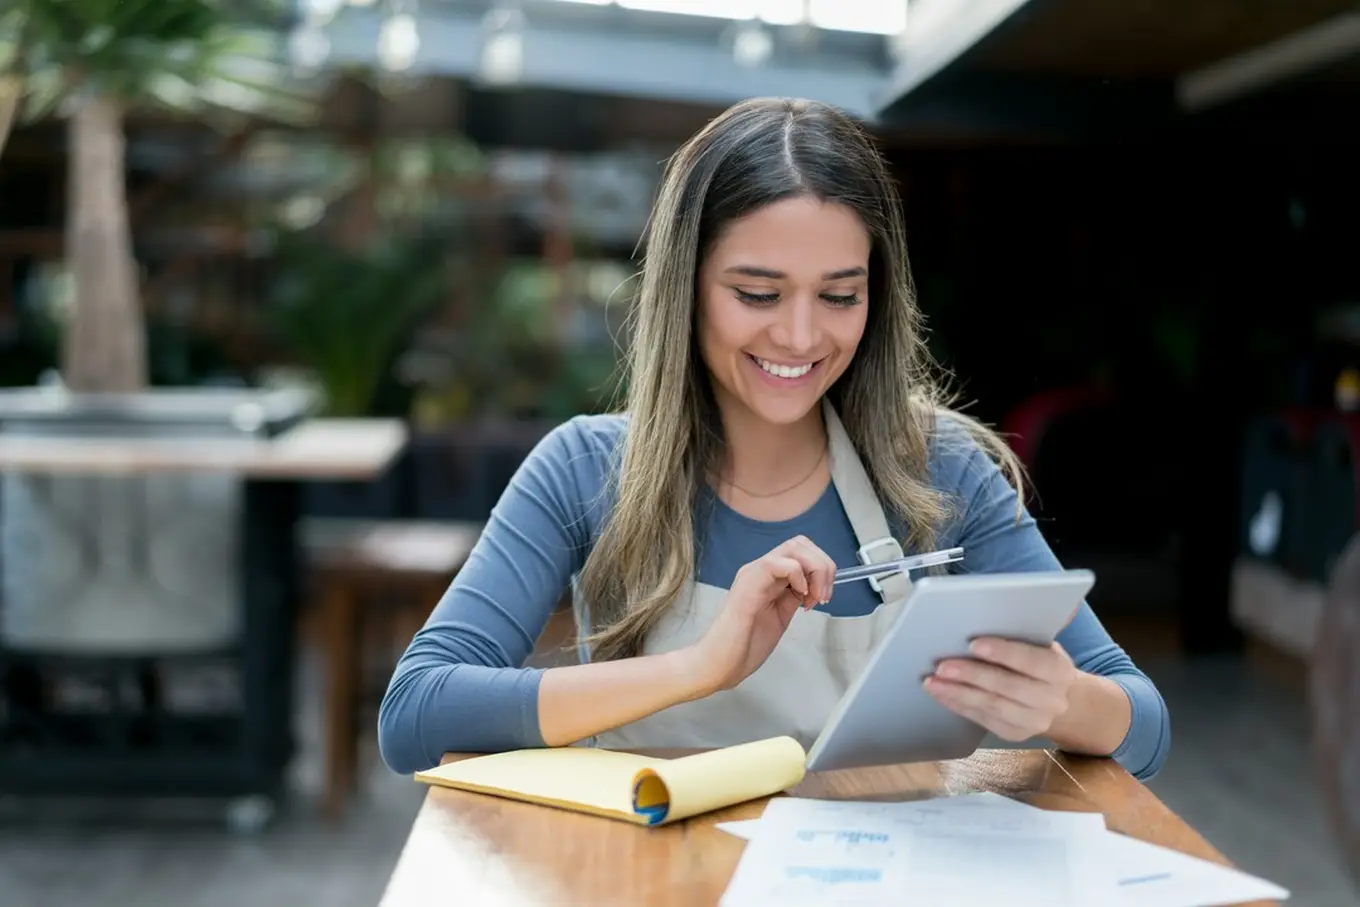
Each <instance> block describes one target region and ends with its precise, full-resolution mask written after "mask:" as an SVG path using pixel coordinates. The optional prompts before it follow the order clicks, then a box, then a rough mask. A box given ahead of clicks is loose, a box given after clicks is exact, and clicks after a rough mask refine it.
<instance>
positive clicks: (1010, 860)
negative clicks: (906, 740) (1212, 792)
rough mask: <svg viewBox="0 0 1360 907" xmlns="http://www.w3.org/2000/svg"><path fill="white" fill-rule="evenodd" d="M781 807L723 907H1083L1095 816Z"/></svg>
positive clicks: (764, 825) (994, 808)
mask: <svg viewBox="0 0 1360 907" xmlns="http://www.w3.org/2000/svg"><path fill="white" fill-rule="evenodd" d="M938 802H939V801H926V802H922V803H858V802H841V801H827V800H806V799H799V798H793V797H777V798H775V799H774V800H771V801H770V803H769V804H768V805H767V806H766V808H765V814H764V816H762V817H761V818H760V819H759V820H758V822H759V826H758V829H757V833H756V834H755V836H754V837H753V838H752V839H751V841H750V843H749V844H747V846H746V850H745V852H744V853H743V855H742V858H741V862H740V863H739V864H738V866H737V870H736V873H735V874H734V875H733V877H732V881H731V883H730V885H729V886H728V889H727V892H726V893H725V894H724V896H723V899H722V902H721V903H722V907H765V905H771V907H773V905H780V907H800V905H818V907H821V905H826V907H841V905H844V907H878V905H890V904H891V905H898V904H904V903H909V904H911V905H913V907H974V905H978V907H981V905H984V904H986V905H991V904H997V903H1004V904H1007V905H1008V907H1031V905H1033V907H1041V905H1042V907H1065V905H1069V904H1070V905H1073V907H1076V905H1085V904H1087V903H1089V901H1088V900H1087V899H1085V898H1083V897H1082V894H1083V892H1089V891H1090V890H1091V884H1090V882H1089V881H1088V880H1087V879H1085V878H1083V874H1084V873H1086V872H1089V870H1090V867H1091V866H1092V865H1093V862H1092V861H1091V860H1089V859H1084V858H1083V857H1082V848H1083V846H1084V844H1085V842H1087V841H1089V840H1091V839H1092V837H1093V836H1095V835H1097V834H1100V833H1101V832H1103V831H1104V820H1103V819H1102V818H1101V817H1100V816H1098V815H1094V814H1087V813H1061V812H1046V811H1042V810H1034V811H1030V810H1016V809H1013V808H1010V807H1007V806H1004V805H998V804H987V803H981V802H979V803H976V804H973V805H971V806H970V808H967V809H952V808H940V807H938V806H937V805H936V804H937V803H938Z"/></svg>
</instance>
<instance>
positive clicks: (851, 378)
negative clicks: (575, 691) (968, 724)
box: [577, 99, 1022, 661]
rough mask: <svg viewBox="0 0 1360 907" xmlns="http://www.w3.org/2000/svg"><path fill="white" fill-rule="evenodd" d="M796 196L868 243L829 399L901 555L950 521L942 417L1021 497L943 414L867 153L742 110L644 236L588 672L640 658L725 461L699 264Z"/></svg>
mask: <svg viewBox="0 0 1360 907" xmlns="http://www.w3.org/2000/svg"><path fill="white" fill-rule="evenodd" d="M796 196H812V197H815V198H817V199H819V200H822V201H828V202H835V203H839V204H843V205H846V206H848V207H849V208H851V209H852V210H854V211H855V212H856V213H857V214H858V215H859V217H860V219H861V221H862V222H863V223H864V226H865V228H866V229H867V230H868V232H869V234H870V237H871V240H872V249H871V253H870V259H869V297H868V298H869V303H868V304H869V311H868V313H867V318H868V321H867V324H866V327H865V331H864V336H863V340H862V341H861V342H860V345H859V348H858V350H857V351H856V354H855V356H854V358H853V359H852V360H851V362H850V364H849V366H848V367H847V369H846V371H845V373H844V374H843V375H842V376H841V377H840V379H839V380H838V381H837V382H836V383H835V385H834V386H833V387H832V388H831V390H830V391H829V392H828V397H829V400H830V402H831V403H832V405H833V406H834V407H835V408H836V411H837V413H838V414H839V415H840V418H841V421H842V422H843V423H844V425H845V429H846V432H847V434H848V435H849V436H850V439H851V441H852V442H853V443H854V445H855V448H856V450H857V451H858V452H859V454H860V456H861V458H862V459H863V460H864V464H865V468H866V470H867V471H868V473H869V476H870V478H871V480H872V481H873V483H874V485H875V487H876V490H877V492H878V494H879V496H880V497H881V498H882V500H883V501H884V504H885V507H886V508H887V509H888V510H889V511H890V512H892V513H895V514H897V515H899V516H900V517H901V519H902V520H903V521H904V522H905V526H906V533H907V537H906V538H905V539H903V540H902V541H903V545H904V547H916V548H918V549H919V548H925V547H927V546H929V545H931V544H932V543H933V541H934V536H935V532H936V528H937V527H938V526H939V525H940V523H941V521H942V519H943V518H945V517H946V515H947V512H948V502H947V501H945V500H944V499H943V498H942V496H941V495H940V494H939V493H938V492H937V491H936V490H935V489H934V488H932V487H931V485H930V477H929V474H928V464H927V458H928V449H929V444H930V441H931V439H932V437H935V436H936V427H937V420H938V419H939V417H940V416H941V415H942V414H947V415H948V416H949V417H950V418H951V419H952V420H954V421H955V422H956V423H957V424H958V425H959V426H960V427H961V428H963V429H964V430H965V431H966V432H967V434H968V435H970V436H971V437H972V438H973V439H974V440H975V441H976V442H977V443H978V444H980V445H981V447H982V448H983V449H984V450H986V451H987V452H988V453H989V454H990V455H992V456H993V457H994V458H995V459H996V460H998V461H999V462H1000V463H1001V464H1002V466H1003V468H1004V470H1005V472H1006V473H1007V475H1008V477H1009V478H1010V480H1011V482H1012V483H1013V484H1015V486H1016V487H1017V488H1019V487H1020V485H1021V482H1022V470H1021V467H1020V464H1019V462H1018V460H1017V459H1016V457H1015V456H1014V454H1013V453H1012V452H1011V450H1010V448H1009V447H1008V446H1007V445H1006V443H1005V442H1004V441H1003V440H1002V439H1001V438H1000V437H999V436H998V435H996V434H995V433H994V432H992V431H991V430H990V429H988V428H987V427H986V426H984V425H982V424H980V423H979V422H977V421H976V420H974V419H972V418H970V417H967V416H965V415H963V414H961V413H958V412H955V411H953V410H949V409H948V408H947V407H948V404H949V400H948V399H947V396H946V393H945V390H944V384H943V382H942V381H941V380H940V379H939V376H938V370H937V368H936V366H935V364H934V362H933V361H932V359H931V357H930V354H929V352H928V351H927V348H926V345H925V338H924V336H923V330H922V328H923V324H922V316H921V312H920V309H919V308H918V306H917V303H916V293H915V288H914V287H913V285H912V278H911V271H910V268H909V266H908V262H907V244H906V236H905V226H904V224H903V219H902V212H901V209H900V207H899V205H900V202H899V199H898V196H897V192H896V189H895V187H894V186H893V183H892V180H891V177H890V176H889V174H888V171H887V168H886V167H885V166H884V164H883V161H882V159H881V157H880V156H879V153H878V151H877V149H876V148H875V147H874V145H873V143H872V141H871V140H870V139H869V137H868V136H867V135H866V134H865V133H864V131H863V130H862V129H861V128H860V127H859V125H858V124H857V123H856V122H855V121H854V120H853V119H851V118H850V117H848V116H846V115H845V114H843V113H841V112H840V111H838V110H836V109H835V108H832V107H829V106H827V105H825V104H820V103H817V102H813V101H800V100H782V99H756V100H750V101H745V102H742V103H740V104H737V105H735V106H734V107H731V108H730V109H728V110H727V111H726V112H724V113H723V114H722V115H720V116H719V117H717V118H716V119H714V120H713V121H712V122H710V123H709V124H708V125H707V126H706V127H705V128H704V129H702V130H701V131H700V132H699V133H697V134H696V135H695V136H694V137H693V138H691V139H690V140H689V141H688V142H686V143H685V145H684V146H683V147H681V148H680V150H679V151H678V152H677V153H676V154H675V155H674V156H673V157H672V158H671V160H670V161H669V162H668V165H667V168H666V172H665V176H664V179H663V181H662V184H661V189H660V193H659V195H658V197H657V200H656V204H655V206H654V207H653V210H652V216H651V218H650V220H649V223H648V225H647V230H646V232H645V234H644V257H643V268H642V279H641V284H640V286H639V288H638V295H637V298H636V300H635V305H634V307H633V310H632V312H631V316H630V317H631V337H630V344H629V351H628V357H627V362H626V369H627V389H628V390H627V400H626V407H627V413H628V415H627V418H628V427H627V440H626V442H625V444H624V448H623V450H622V455H621V457H620V458H619V461H618V464H617V467H616V472H615V474H614V475H613V476H612V477H611V487H610V491H609V496H610V498H611V499H612V503H613V507H612V512H611V513H610V515H609V517H608V519H607V520H606V522H605V525H604V527H603V530H602V532H601V535H600V538H599V540H598V541H597V542H596V544H595V546H594V549H593V550H592V552H591V554H590V556H589V557H588V558H587V559H586V563H585V566H584V568H583V569H582V571H581V575H580V577H579V584H578V587H577V588H578V592H579V593H580V594H582V595H583V596H584V597H585V600H586V602H588V603H589V609H590V614H591V624H592V626H590V627H582V628H581V632H582V633H583V634H584V635H585V638H586V641H587V642H588V643H589V644H590V646H591V658H592V659H593V660H597V661H598V660H605V659H610V658H621V657H627V656H630V655H634V654H636V653H637V652H638V651H639V649H640V647H641V644H642V641H643V639H644V638H645V637H646V634H647V632H648V631H649V630H650V629H651V628H652V626H654V625H655V624H656V622H657V621H658V620H659V619H660V618H661V616H662V615H663V614H664V613H665V611H666V609H667V608H669V607H670V605H671V604H672V602H673V601H674V600H675V598H676V596H677V595H678V594H679V593H680V591H681V589H682V588H683V587H684V585H685V583H686V581H687V580H688V579H689V577H690V575H691V572H692V570H693V568H694V561H695V550H696V549H695V539H694V528H693V507H694V503H695V501H696V497H697V494H698V492H699V489H700V483H701V482H703V481H704V479H705V477H706V476H708V475H710V474H712V471H713V469H714V467H715V465H716V464H717V462H718V457H719V455H720V452H721V446H722V435H721V431H722V430H721V422H720V421H719V419H718V412H717V406H716V403H715V400H714V395H713V390H712V386H711V383H710V377H709V375H708V372H707V369H706V368H705V367H704V365H703V363H702V361H701V360H700V358H699V352H698V348H697V339H696V331H695V319H696V309H697V304H696V298H697V287H696V283H697V274H698V271H699V266H700V263H701V261H702V258H703V256H704V255H705V254H706V253H707V251H708V250H709V249H710V248H711V246H712V244H713V243H714V241H715V240H716V239H717V238H718V237H719V236H720V235H721V232H722V230H723V228H724V227H725V226H726V225H728V224H730V223H732V222H733V221H735V220H737V219H739V218H741V217H744V216H746V215H748V214H750V213H752V212H753V211H755V210H757V209H759V208H761V207H763V206H765V205H769V204H772V203H774V202H777V201H780V200H782V199H786V198H791V197H796Z"/></svg>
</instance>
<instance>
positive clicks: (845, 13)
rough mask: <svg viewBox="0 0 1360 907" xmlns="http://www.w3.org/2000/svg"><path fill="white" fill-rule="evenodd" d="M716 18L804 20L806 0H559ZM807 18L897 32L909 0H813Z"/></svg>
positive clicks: (844, 27) (843, 27) (824, 24)
mask: <svg viewBox="0 0 1360 907" xmlns="http://www.w3.org/2000/svg"><path fill="white" fill-rule="evenodd" d="M558 2H561V3H585V4H589V5H593V6H607V5H609V4H610V3H615V4H616V5H618V6H620V7H622V8H624V9H635V10H645V11H647V12H655V13H674V14H676V15H689V16H708V17H711V18H715V19H755V18H759V19H760V20H761V21H763V22H768V23H769V24H771V25H793V24H794V23H797V22H800V21H802V18H803V0H558ZM807 6H808V20H809V21H810V22H811V23H812V24H813V25H815V26H816V27H818V28H825V29H829V30H835V31H853V32H867V33H871V34H880V35H895V34H897V33H898V32H900V31H902V29H903V28H904V27H905V26H906V24H907V0H810V2H809V3H808V4H807Z"/></svg>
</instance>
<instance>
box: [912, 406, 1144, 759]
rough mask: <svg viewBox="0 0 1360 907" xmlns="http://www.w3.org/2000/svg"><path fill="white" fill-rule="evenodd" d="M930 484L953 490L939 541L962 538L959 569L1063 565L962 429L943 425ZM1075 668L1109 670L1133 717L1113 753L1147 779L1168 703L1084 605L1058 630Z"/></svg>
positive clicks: (1042, 568) (990, 462)
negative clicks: (961, 555) (961, 558)
mask: <svg viewBox="0 0 1360 907" xmlns="http://www.w3.org/2000/svg"><path fill="white" fill-rule="evenodd" d="M932 469H933V471H934V473H935V475H934V479H935V482H936V487H938V488H941V489H943V490H945V491H947V492H949V493H950V494H951V497H952V500H951V502H950V505H951V507H952V512H951V514H950V519H949V523H948V526H947V528H946V530H945V531H944V532H943V533H942V534H941V543H940V547H950V546H955V545H961V546H963V548H964V559H963V561H962V566H963V569H964V570H965V571H966V572H970V573H1002V572H1025V571H1047V570H1061V569H1063V567H1062V564H1061V563H1060V562H1059V561H1058V558H1057V557H1056V556H1055V555H1054V553H1053V551H1052V549H1051V548H1050V547H1049V545H1048V542H1047V541H1046V540H1045V539H1044V537H1043V534H1042V533H1041V532H1040V530H1039V527H1038V525H1037V524H1036V523H1035V520H1034V518H1033V517H1032V516H1031V515H1030V513H1029V511H1028V510H1027V509H1022V510H1021V511H1020V513H1019V518H1018V519H1017V510H1016V504H1017V495H1016V491H1015V489H1014V488H1013V487H1012V486H1011V484H1010V483H1009V482H1008V481H1007V480H1006V476H1005V474H1004V473H1003V472H1002V471H1001V469H1000V467H999V466H998V465H997V464H996V462H995V461H993V460H992V458H991V457H990V456H989V455H988V454H987V453H986V452H985V451H984V450H983V449H982V448H980V447H979V446H977V444H976V443H974V442H972V441H971V440H970V439H968V438H967V437H966V436H965V435H964V433H963V432H962V430H961V429H958V430H949V429H947V428H946V429H944V430H942V432H941V436H940V439H939V440H937V442H936V446H935V450H934V452H933V457H932ZM1058 643H1059V644H1060V645H1062V647H1063V648H1064V649H1065V650H1066V651H1067V653H1068V654H1069V655H1070V656H1071V657H1072V660H1073V661H1074V662H1075V663H1076V666H1077V668H1078V669H1080V670H1082V671H1085V672H1087V673H1089V674H1098V675H1100V676H1103V677H1108V678H1109V679H1110V680H1112V681H1114V682H1115V683H1117V684H1118V685H1119V686H1120V688H1121V689H1123V690H1124V692H1125V694H1126V695H1127V696H1128V697H1129V703H1130V706H1131V711H1132V722H1131V724H1130V725H1129V730H1128V733H1127V734H1126V735H1125V738H1124V740H1123V742H1122V743H1121V744H1120V746H1119V747H1118V749H1116V750H1115V751H1114V753H1112V754H1111V756H1112V758H1114V759H1115V760H1116V761H1117V762H1119V764H1120V765H1122V766H1123V767H1124V768H1125V769H1127V770H1128V772H1129V773H1130V774H1132V775H1133V776H1134V777H1135V778H1138V779H1140V780H1147V779H1150V778H1152V777H1153V776H1154V775H1156V774H1157V773H1158V772H1159V771H1160V770H1161V768H1162V766H1163V764H1164V763H1165V762H1166V758H1167V753H1168V751H1169V749H1170V746H1171V722H1170V717H1169V715H1168V713H1167V708H1166V703H1165V701H1164V700H1163V699H1162V695H1161V693H1160V692H1159V691H1158V690H1157V687H1156V685H1155V684H1153V682H1152V680H1151V679H1150V678H1148V676H1147V675H1146V674H1144V673H1143V672H1142V671H1141V670H1139V668H1138V667H1137V666H1136V665H1135V664H1134V662H1133V659H1132V658H1130V657H1129V655H1128V654H1127V653H1126V652H1125V651H1124V650H1123V648H1121V647H1120V646H1119V645H1118V644H1116V643H1115V641H1114V640H1113V639H1111V638H1110V635H1109V633H1108V632H1107V631H1106V629H1105V627H1104V626H1103V625H1102V624H1101V623H1100V620H1099V619H1098V618H1097V617H1096V614H1095V612H1094V611H1093V610H1092V609H1091V607H1090V605H1089V604H1087V603H1085V602H1083V603H1082V606H1081V608H1079V609H1078V611H1077V614H1076V616H1075V617H1074V618H1073V619H1072V621H1071V622H1070V623H1069V624H1068V625H1067V627H1066V628H1064V630H1063V631H1062V632H1061V633H1060V634H1059V635H1058Z"/></svg>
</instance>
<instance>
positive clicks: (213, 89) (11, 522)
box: [0, 0, 311, 654]
mask: <svg viewBox="0 0 1360 907" xmlns="http://www.w3.org/2000/svg"><path fill="white" fill-rule="evenodd" d="M285 10H286V7H285V6H284V5H283V4H282V2H281V0H280V2H279V3H273V2H267V0H255V2H254V3H253V4H252V3H251V2H233V3H227V2H222V0H154V2H127V0H9V2H8V3H7V4H6V5H5V9H4V11H3V12H0V135H3V134H4V133H5V132H6V131H7V125H8V118H9V117H12V115H14V113H15V112H16V111H17V113H18V115H19V116H20V117H22V118H24V119H38V118H43V117H47V116H53V115H55V116H58V117H62V118H64V119H65V120H66V123H67V134H68V154H67V168H68V177H67V179H68V193H67V198H68V205H67V211H66V248H65V257H66V268H65V271H66V279H65V280H63V281H61V282H60V287H58V288H57V289H56V290H55V292H54V297H53V300H52V301H53V303H54V304H55V311H56V312H57V314H58V320H59V322H60V324H59V339H60V374H61V387H60V389H58V390H56V391H53V392H52V393H54V394H58V395H60V396H59V397H57V398H56V399H57V402H58V403H59V404H60V405H61V406H64V407H67V409H68V410H69V412H70V413H71V414H72V415H71V421H70V424H69V425H67V426H66V427H64V428H62V429H60V430H62V431H63V432H64V433H68V434H69V433H72V432H75V433H78V432H79V431H81V430H82V426H83V425H85V424H86V423H85V422H83V421H82V416H81V415H80V413H82V412H85V411H88V409H89V406H90V405H92V402H93V401H98V404H99V405H100V406H103V405H105V404H108V403H109V401H116V403H117V405H116V406H113V407H112V408H113V409H117V410H118V411H119V412H121V413H124V414H125V415H123V416H119V417H118V418H119V419H122V420H123V422H124V424H125V426H126V429H127V430H128V431H130V432H139V431H140V432H144V431H146V430H148V426H147V424H145V422H144V421H142V422H139V419H141V418H142V417H140V416H138V415H135V414H136V413H137V412H139V411H140V409H144V407H140V404H141V403H143V402H145V401H147V400H149V399H153V398H155V397H156V395H157V392H156V391H153V390H152V389H150V388H149V387H148V383H149V382H148V374H147V373H148V366H147V349H146V347H147V341H146V324H145V320H144V317H143V312H142V308H141V304H140V299H139V274H138V267H137V262H136V260H135V257H134V253H133V244H132V237H131V229H130V225H129V211H128V199H127V191H126V161H125V134H124V132H125V130H124V124H125V116H126V113H127V112H128V111H129V110H131V109H133V108H137V107H157V108H161V109H167V110H171V111H178V112H181V113H185V114H192V115H195V116H205V115H208V114H210V113H212V112H214V111H222V112H226V113H229V114H232V115H246V116H270V117H286V118H292V117H296V116H300V115H306V114H307V113H308V112H309V111H310V109H311V107H310V105H309V104H308V103H307V102H306V101H305V100H304V99H303V98H302V96H301V95H300V94H299V93H298V92H295V91H293V90H291V89H289V88H288V87H287V86H288V85H289V82H290V80H289V78H288V76H287V73H286V70H285V69H284V68H283V66H282V63H281V61H276V59H275V58H276V57H277V54H276V48H277V46H278V44H279V38H278V35H279V31H278V29H277V27H276V26H277V25H278V24H279V22H281V21H282V20H281V19H278V18H277V16H279V15H280V14H281V13H282V12H284V11H285ZM269 17H275V18H272V19H271V18H269ZM34 393H36V392H33V391H28V392H18V394H14V395H11V400H13V399H14V397H16V396H21V395H23V394H27V395H29V396H32V395H33V394H34ZM153 408H154V407H153ZM7 409H8V410H11V411H12V410H15V409H22V406H17V407H7V406H6V405H5V403H4V400H3V399H0V418H4V417H5V415H6V411H7ZM64 411H65V410H64ZM11 415H12V412H11ZM114 421H117V419H115V420H114ZM48 424H49V425H50V424H51V423H50V422H49V423H48ZM110 424H111V423H110V422H109V419H108V418H106V419H105V420H104V428H103V429H101V430H104V431H108V430H110V429H109V427H108V426H109V425H110ZM238 497H239V488H238V483H237V482H236V481H235V480H234V477H231V476H217V475H212V476H187V475H186V476H174V475H164V474H156V475H147V476H137V477H121V476H120V477H103V476H101V477H88V478H87V477H72V476H46V475H6V476H5V477H4V484H3V500H4V506H3V508H0V552H3V556H4V564H5V570H4V580H5V588H4V594H3V596H0V597H2V598H3V600H4V603H5V607H4V609H3V611H0V645H3V646H7V647H9V648H10V649H15V648H32V649H38V650H56V651H62V652H68V653H69V652H92V653H96V654H98V653H109V652H112V653H117V652H124V651H134V650H135V651H138V652H146V651H150V650H162V649H163V650H172V651H173V650H178V649H182V648H186V647H187V648H196V647H211V646H213V645H221V644H226V643H229V642H230V641H231V639H232V635H231V634H232V633H233V632H234V629H235V627H236V621H237V615H238V611H239V595H238V586H237V583H238V582H239V577H237V576H236V573H237V563H236V552H237V547H238V546H237V543H236V538H235V536H236V525H237V524H236V516H237V511H238V506H239V502H238ZM186 501H187V502H192V520H188V521H186V520H185V517H186V512H185V507H184V503H185V502H186ZM115 527H116V528H115ZM172 527H178V529H177V530H175V529H173V528H172ZM153 530H164V531H153ZM132 540H140V543H141V544H143V545H145V546H147V548H148V550H149V551H151V552H152V554H153V556H150V561H149V563H147V564H144V565H143V569H139V570H134V569H131V568H129V567H128V562H127V561H126V559H125V558H124V555H125V554H126V553H127V546H128V545H129V543H130V541H132ZM78 555H79V556H78ZM72 558H76V560H71V559H72ZM74 564H83V565H84V568H85V570H86V571H88V570H95V571H97V572H95V573H94V574H89V573H88V572H81V571H74V572H73V570H74V567H73V565H74ZM110 571H111V572H110ZM208 577H211V578H212V579H208V580H207V581H205V578H208Z"/></svg>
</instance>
